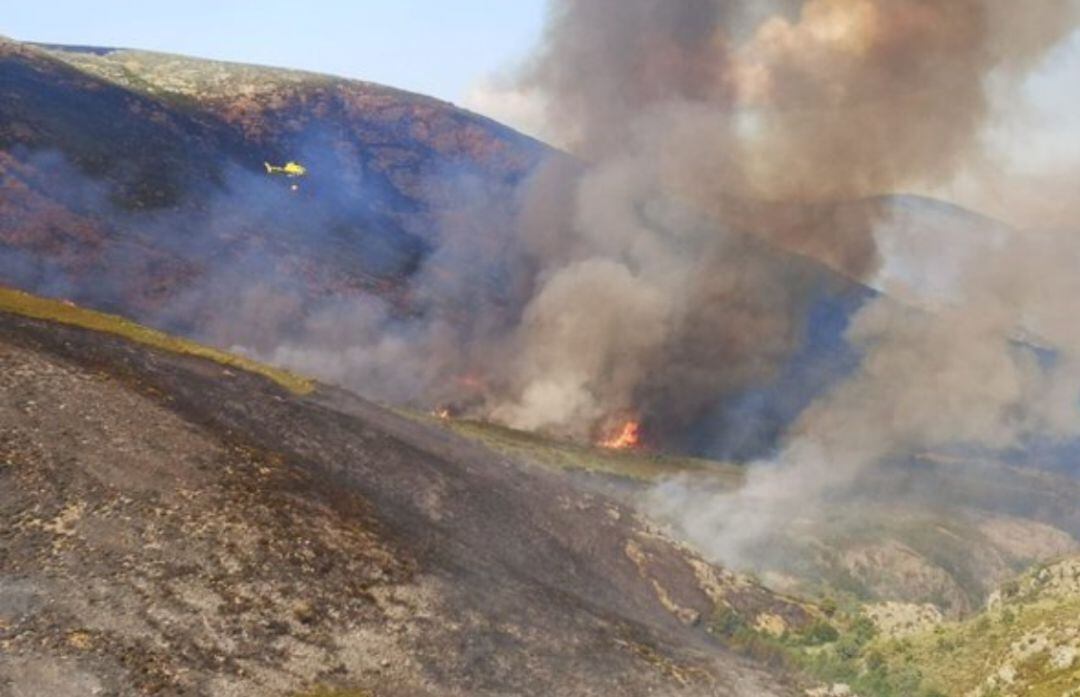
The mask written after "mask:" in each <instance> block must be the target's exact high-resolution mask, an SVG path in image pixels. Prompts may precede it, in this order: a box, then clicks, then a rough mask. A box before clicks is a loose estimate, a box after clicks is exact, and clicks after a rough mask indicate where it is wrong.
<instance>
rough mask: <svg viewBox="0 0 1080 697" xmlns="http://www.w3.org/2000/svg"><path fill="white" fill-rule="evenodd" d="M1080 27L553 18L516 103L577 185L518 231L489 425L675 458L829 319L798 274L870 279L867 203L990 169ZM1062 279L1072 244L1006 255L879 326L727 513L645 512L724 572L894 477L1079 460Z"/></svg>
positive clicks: (780, 7)
mask: <svg viewBox="0 0 1080 697" xmlns="http://www.w3.org/2000/svg"><path fill="white" fill-rule="evenodd" d="M751 5H752V7H751ZM1076 21H1077V6H1076V4H1075V3H1072V2H1068V1H1065V0H1062V1H1055V2H1047V3H1042V4H1040V5H1039V6H1038V7H1032V6H1029V5H1024V6H1021V5H1019V4H1017V3H1012V2H1007V1H1004V0H962V1H959V2H949V3H941V2H930V1H919V0H898V1H894V0H889V1H886V0H880V1H875V0H807V1H806V2H801V3H799V2H787V3H784V2H779V3H774V6H773V7H772V8H771V12H766V13H763V12H762V7H761V4H760V3H739V2H718V1H712V0H687V1H686V2H667V1H662V0H633V1H631V2H625V1H623V0H608V1H606V2H604V1H595V0H589V1H588V2H586V1H584V0H581V1H576V2H575V1H572V0H564V1H563V2H557V3H555V4H554V6H553V10H552V13H551V22H550V26H549V29H548V33H547V35H546V39H545V45H544V47H543V49H542V50H541V52H540V53H539V55H538V56H537V57H536V58H535V59H534V61H533V62H532V63H531V64H530V65H529V66H528V67H527V69H526V70H525V73H524V75H523V77H522V81H521V84H519V85H517V86H516V89H515V94H520V93H521V92H522V91H526V92H528V91H531V92H532V93H533V94H535V95H538V97H539V98H540V99H541V100H542V101H543V102H544V103H545V104H546V105H547V109H548V115H549V127H551V128H553V129H554V130H555V133H556V134H557V136H558V138H559V140H560V141H561V142H564V143H568V144H570V147H571V148H572V149H573V151H574V152H576V153H578V154H579V155H581V156H582V157H583V158H584V159H585V160H586V162H587V163H588V164H587V166H586V168H585V170H584V172H583V173H581V174H580V175H579V176H578V177H577V178H576V179H575V181H574V184H573V185H572V186H568V189H569V190H568V191H567V192H565V193H564V195H563V199H562V202H561V205H554V206H549V207H545V208H543V209H542V210H540V211H539V213H540V215H542V216H543V218H544V221H545V222H544V223H543V224H537V223H535V222H529V225H530V226H532V227H533V228H536V229H541V230H544V231H545V234H546V235H547V237H545V238H544V242H545V244H547V245H548V248H547V249H545V250H544V251H545V253H544V254H543V255H542V256H541V258H542V259H543V264H544V266H543V271H542V272H541V274H540V275H539V281H540V283H539V285H538V290H537V292H536V293H535V295H534V296H533V298H532V300H531V302H530V303H529V304H528V306H527V309H526V310H525V314H524V319H523V323H522V328H521V332H520V333H519V336H518V338H519V339H521V343H520V350H519V351H516V352H514V354H513V355H514V357H515V360H514V363H513V365H512V367H511V370H510V372H509V374H508V376H507V378H506V384H505V387H506V390H505V391H504V392H503V393H502V396H503V399H502V402H501V403H500V404H499V406H498V407H497V408H496V410H495V411H494V412H493V414H494V416H495V417H496V418H499V419H501V420H504V421H506V422H509V423H511V424H513V425H518V426H522V427H526V428H553V427H564V428H565V427H570V428H573V427H574V426H575V425H577V426H578V427H579V428H581V427H583V425H586V424H590V423H595V421H596V420H597V419H598V418H601V417H603V416H604V415H605V414H612V413H616V414H618V413H628V412H638V413H640V414H641V415H642V416H643V417H644V418H645V420H646V421H645V422H646V428H647V429H648V428H650V427H651V428H653V429H654V433H655V432H660V433H664V432H668V429H669V428H670V429H672V430H677V429H678V428H679V427H680V426H682V427H685V426H686V424H691V423H695V419H698V418H700V417H701V416H702V414H703V413H705V412H706V411H707V410H708V408H709V405H710V404H711V403H712V401H711V400H714V399H715V398H716V396H717V395H723V394H730V393H732V392H734V391H735V390H737V389H738V388H740V387H745V386H748V385H755V384H759V383H765V382H767V381H768V380H769V379H770V377H772V376H773V375H775V372H776V370H777V369H778V366H780V365H781V364H783V362H784V361H785V360H786V359H788V358H789V357H790V356H791V353H792V350H793V347H794V346H795V345H796V344H797V343H798V341H799V340H800V337H801V336H802V335H803V332H804V329H805V327H804V325H803V322H804V321H805V318H806V313H807V310H808V305H809V303H810V302H811V298H813V297H814V294H815V293H817V292H820V289H818V288H816V287H815V286H814V282H813V281H812V280H811V279H809V278H807V276H806V275H803V274H800V271H799V269H800V266H799V263H798V262H796V261H794V260H795V259H797V258H799V257H809V258H810V259H813V260H815V261H817V262H821V263H823V264H825V265H828V266H830V267H831V268H832V269H833V270H835V271H838V272H839V273H840V274H841V275H843V276H844V277H847V278H849V279H853V280H863V281H868V280H871V279H872V278H873V277H874V274H875V272H876V271H877V270H878V269H879V266H880V262H881V259H880V252H879V248H878V245H877V240H876V237H875V233H876V231H877V230H879V229H880V228H882V227H886V226H887V224H888V223H889V222H890V221H888V220H886V219H885V218H887V217H888V215H889V214H888V212H887V210H886V209H885V208H882V207H878V206H876V205H873V204H872V203H869V202H867V201H865V200H860V198H861V197H866V196H872V195H877V194H883V193H891V192H897V191H903V190H905V189H916V188H919V189H924V188H928V187H934V186H936V185H940V184H943V183H946V182H949V181H951V180H952V179H953V178H954V177H956V176H957V175H958V174H959V173H961V172H971V171H979V170H980V169H985V168H986V165H987V163H986V162H985V154H984V151H983V145H984V143H983V140H982V135H983V132H984V129H985V128H986V127H987V126H988V125H990V124H992V123H993V121H994V119H995V118H997V117H998V116H1000V115H1001V113H1002V112H1001V109H1002V108H1003V105H1006V106H1007V104H1008V95H1009V94H1011V91H1012V90H1013V89H1014V88H1015V87H1016V86H1017V85H1018V84H1019V83H1020V81H1021V80H1022V79H1023V77H1024V76H1025V75H1026V74H1027V72H1028V71H1029V70H1031V69H1032V68H1034V67H1035V66H1036V65H1038V63H1039V62H1040V60H1042V59H1043V58H1044V57H1045V55H1046V54H1047V52H1048V50H1049V49H1050V48H1051V47H1053V46H1054V45H1055V44H1057V43H1058V42H1059V41H1060V40H1061V39H1063V38H1064V37H1065V36H1067V35H1068V34H1069V33H1070V32H1072V31H1073V30H1074V29H1075V27H1076ZM837 201H850V202H851V203H846V204H837V203H836V202H837ZM987 227H988V228H989V227H990V226H989V224H988V226H987ZM563 229H565V230H568V232H567V233H566V234H564V235H562V236H555V237H554V238H553V236H552V233H551V231H552V230H563ZM990 232H991V231H990V230H989V229H988V230H987V235H989V234H990ZM778 250H779V251H778ZM784 252H786V253H790V254H791V255H793V256H788V257H784V255H783V253H784ZM1076 257H1077V247H1076V245H1075V244H1074V243H1073V242H1072V237H1071V236H1062V235H1050V234H1045V235H1039V234H1036V233H1034V232H1025V233H1015V234H1014V235H1012V237H1010V238H1009V239H1008V240H1007V241H1004V242H1001V243H1000V244H999V245H998V246H996V247H990V248H988V249H985V250H983V253H981V254H979V255H976V256H974V257H973V258H971V259H969V260H968V263H969V265H971V268H969V269H965V270H962V271H961V272H960V273H959V275H958V277H957V278H955V279H953V284H954V285H955V287H956V288H958V290H957V291H956V292H955V293H954V294H953V295H952V296H951V297H949V298H947V299H941V302H939V303H937V304H927V305H926V306H923V307H909V306H904V305H902V304H900V303H899V302H896V301H895V300H893V299H889V298H881V299H878V300H874V301H871V302H869V303H868V304H867V305H865V306H864V308H863V309H862V310H860V311H859V312H858V314H857V315H856V316H855V317H854V318H853V320H852V323H851V326H850V328H849V330H848V339H849V342H850V343H851V344H852V345H853V346H854V347H855V348H856V349H857V350H858V351H859V352H860V353H861V356H862V360H861V363H860V367H859V368H858V369H857V370H856V372H855V373H854V374H852V375H850V376H849V377H848V378H847V379H846V380H844V381H843V382H842V383H841V384H840V385H839V386H837V387H835V388H834V389H832V390H831V391H830V392H829V393H827V394H826V395H825V396H824V397H822V398H821V399H819V400H818V401H817V402H816V403H814V404H813V405H811V406H810V407H809V408H808V409H807V410H806V411H805V412H804V413H803V414H802V416H801V417H800V418H799V419H798V421H797V422H796V423H795V424H794V426H793V427H792V428H791V429H790V431H789V432H788V433H787V434H786V436H785V438H784V441H783V444H782V447H781V449H780V452H779V454H778V455H777V456H776V457H775V459H774V460H773V461H771V462H768V463H761V464H760V465H759V466H756V467H753V468H751V469H750V474H749V481H748V483H747V486H746V487H745V488H744V489H743V490H741V491H740V492H738V493H736V494H721V495H717V494H715V493H713V492H711V491H710V490H709V489H708V487H707V486H703V485H702V482H700V481H695V480H690V481H677V482H672V483H669V484H667V485H665V486H664V487H662V488H661V489H660V490H658V491H657V492H655V495H654V496H653V497H651V502H650V503H651V505H652V507H653V510H654V511H656V512H658V513H660V514H661V515H664V516H666V517H667V518H669V519H671V520H673V521H675V522H676V524H678V525H680V526H681V527H682V528H683V529H684V530H685V531H686V532H687V533H688V534H689V535H690V536H691V537H693V538H694V539H695V540H696V541H697V542H699V543H700V544H702V546H704V547H705V548H706V549H709V550H710V551H712V552H714V553H715V554H717V555H718V556H720V557H722V558H724V559H727V560H731V559H738V558H740V554H742V553H743V552H745V551H746V550H748V549H753V547H754V543H756V542H758V541H759V540H760V539H762V537H763V536H764V535H766V534H770V533H773V532H775V531H776V530H777V529H778V528H780V527H782V526H783V525H784V524H786V523H790V522H791V521H792V517H793V515H794V513H793V512H799V513H800V514H802V515H810V516H812V515H813V507H814V506H815V505H821V504H822V502H824V501H825V500H826V499H827V497H828V496H829V495H832V494H836V493H837V492H840V491H842V490H844V489H845V488H846V487H850V486H851V485H852V483H853V482H855V481H856V480H857V479H858V478H859V476H860V475H861V474H863V473H865V472H866V471H867V470H868V469H870V468H872V467H875V466H879V465H881V464H882V463H885V462H886V461H888V460H889V459H890V458H899V457H904V456H910V455H911V454H913V453H916V454H917V453H921V452H924V451H926V450H930V449H935V448H946V447H949V446H955V445H958V444H960V445H968V446H972V447H978V448H982V449H997V450H1000V449H1006V448H1012V447H1017V446H1019V445H1022V444H1023V443H1024V442H1026V441H1028V440H1030V439H1033V438H1046V437H1049V438H1065V437H1070V436H1073V435H1075V434H1076V428H1077V425H1078V421H1080V420H1078V419H1077V416H1078V414H1077V412H1076V406H1077V404H1076V401H1077V397H1078V396H1080V379H1078V378H1080V374H1078V372H1077V370H1076V365H1077V358H1078V357H1080V353H1078V351H1080V344H1077V343H1076V339H1077V337H1076V336H1073V330H1072V328H1071V327H1072V324H1071V323H1070V321H1069V320H1068V317H1069V307H1070V305H1071V303H1072V302H1073V301H1072V298H1073V297H1075V295H1074V293H1075V289H1071V288H1069V287H1068V286H1070V285H1071V284H1072V281H1071V280H1070V278H1071V276H1072V274H1070V272H1069V271H1068V269H1069V268H1070V267H1071V266H1070V265H1071V264H1073V263H1075V260H1076ZM779 259H782V260H779ZM1017 260H1022V261H1021V262H1020V263H1017ZM1048 279H1052V280H1048ZM1054 286H1062V287H1054ZM830 292H833V293H836V292H837V291H836V289H831V291H830ZM742 558H743V559H745V557H742Z"/></svg>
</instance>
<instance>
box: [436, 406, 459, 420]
mask: <svg viewBox="0 0 1080 697" xmlns="http://www.w3.org/2000/svg"><path fill="white" fill-rule="evenodd" d="M432 415H433V416H435V417H436V418H438V419H441V420H443V421H447V420H449V419H451V418H453V416H454V415H453V414H452V413H450V407H439V408H438V409H436V410H434V411H433V412H432Z"/></svg>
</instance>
